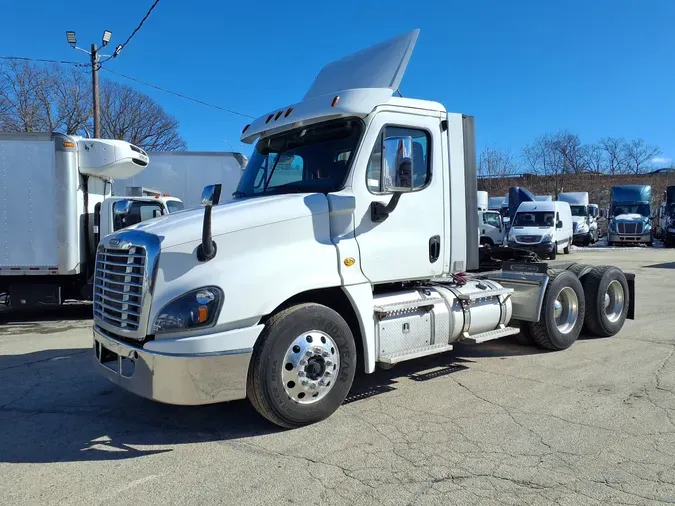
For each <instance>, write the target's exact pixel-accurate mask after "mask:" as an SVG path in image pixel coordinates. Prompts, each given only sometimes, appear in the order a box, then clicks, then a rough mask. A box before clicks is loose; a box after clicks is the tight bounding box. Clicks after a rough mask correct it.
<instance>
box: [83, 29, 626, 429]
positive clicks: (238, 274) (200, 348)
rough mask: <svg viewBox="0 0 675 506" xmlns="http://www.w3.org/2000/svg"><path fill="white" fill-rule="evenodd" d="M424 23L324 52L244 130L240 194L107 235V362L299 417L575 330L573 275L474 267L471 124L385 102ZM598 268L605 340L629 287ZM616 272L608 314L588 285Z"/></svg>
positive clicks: (98, 331)
mask: <svg viewBox="0 0 675 506" xmlns="http://www.w3.org/2000/svg"><path fill="white" fill-rule="evenodd" d="M418 33H419V31H418V30H415V31H413V32H410V33H407V34H404V35H401V36H398V37H395V38H393V39H390V40H388V41H385V42H382V43H380V44H376V45H375V46H372V47H370V48H367V49H364V50H362V51H359V52H357V53H355V54H353V55H350V56H349V57H347V58H343V59H340V60H337V61H335V62H332V63H330V64H328V65H327V66H325V67H324V68H323V69H322V70H321V72H320V73H319V75H318V77H317V78H316V80H315V81H314V83H313V85H312V86H311V87H310V89H309V91H308V92H307V93H306V95H305V96H304V98H303V100H302V101H300V102H297V103H294V104H289V105H286V106H284V107H281V108H278V109H275V110H273V111H270V112H268V113H267V114H264V115H263V116H261V117H259V118H258V119H256V120H255V121H253V122H252V123H251V124H249V125H247V126H246V127H244V129H243V131H242V136H241V140H242V142H246V143H249V144H251V143H255V147H254V149H253V155H252V156H251V158H250V160H249V162H248V164H247V167H246V169H245V171H244V174H243V176H242V178H241V180H240V182H239V186H238V188H237V191H236V192H235V195H234V197H235V198H234V200H233V201H230V202H227V203H225V204H220V205H219V198H220V193H221V191H222V186H220V185H218V184H214V185H209V186H207V187H206V188H205V189H204V192H203V195H202V203H203V210H202V209H189V210H186V211H184V212H181V213H179V214H169V215H166V216H161V217H159V218H157V219H154V220H148V221H145V222H140V223H137V224H136V225H132V226H131V227H128V228H126V229H123V230H120V231H119V232H116V233H114V234H111V235H109V236H107V237H105V238H103V239H102V241H101V244H100V246H99V248H98V252H97V254H98V256H97V261H98V263H99V264H100V265H101V266H102V268H101V269H99V271H98V272H97V276H96V280H95V286H96V287H97V293H98V295H97V296H96V297H95V299H94V303H93V306H94V326H93V340H94V346H93V355H94V356H93V359H94V362H95V364H96V367H97V370H98V371H99V373H100V374H102V375H103V376H105V377H107V378H108V379H110V380H111V381H113V382H114V383H116V384H118V385H120V386H122V387H123V388H125V389H127V390H129V391H131V392H133V393H135V394H137V395H140V396H143V397H147V398H149V399H153V400H156V401H160V402H165V403H170V404H181V405H198V404H210V403H217V402H223V401H229V400H234V399H243V398H249V400H250V401H251V402H252V403H253V405H254V407H255V408H256V410H257V411H258V412H259V413H260V414H261V415H262V416H264V417H266V418H267V419H268V420H270V421H271V422H273V423H275V424H277V425H279V426H282V427H288V428H294V427H300V426H303V425H307V424H310V423H315V422H317V421H320V420H322V419H325V418H326V417H328V416H330V415H331V414H332V413H333V412H334V411H335V410H336V409H338V407H339V406H340V405H341V403H342V402H343V401H344V399H345V397H346V396H347V394H348V392H349V390H350V388H351V386H352V382H353V379H354V374H355V371H356V370H357V369H360V370H362V371H364V372H365V373H368V374H370V373H374V372H375V370H376V367H378V366H380V367H383V368H389V367H392V366H395V365H396V364H399V363H401V362H404V361H407V360H413V359H416V358H419V357H424V356H429V355H433V354H438V353H443V352H447V351H450V350H452V349H453V345H454V344H455V343H457V342H460V341H461V342H464V343H468V344H480V343H482V342H485V341H490V340H493V339H498V338H501V337H504V336H508V335H513V334H516V333H518V332H519V328H518V326H517V325H518V324H516V325H510V322H512V321H515V322H519V321H522V322H527V323H524V325H528V326H529V327H528V328H529V330H530V331H531V332H532V335H534V336H536V339H537V340H538V341H537V342H538V343H540V345H541V346H542V347H545V348H547V349H552V350H556V349H557V350H561V349H566V348H568V347H569V346H571V345H572V344H573V343H574V342H575V341H576V339H577V337H578V336H579V333H580V331H581V328H582V326H583V325H584V314H585V313H584V308H585V302H584V301H585V297H586V295H585V291H584V288H583V286H582V282H581V281H580V279H579V277H578V276H577V274H574V273H573V272H572V271H562V272H558V271H555V272H550V273H549V271H548V270H547V268H546V265H545V264H536V263H532V264H531V265H520V264H517V263H512V264H510V266H509V268H508V269H503V270H501V271H499V272H494V271H493V272H491V273H484V274H483V273H478V272H477V270H478V268H479V247H478V243H479V239H478V231H479V226H478V220H477V218H478V214H477V211H476V210H477V178H476V156H475V144H474V119H473V117H471V116H467V115H464V114H461V113H451V112H448V111H446V110H445V107H444V106H443V105H442V104H440V103H438V102H434V101H430V100H420V99H412V98H401V97H395V96H393V95H394V93H395V91H396V90H397V89H398V87H399V83H400V82H401V79H402V76H403V73H404V72H405V69H406V67H407V64H408V60H409V58H410V56H411V53H412V50H413V48H414V45H415V42H416V40H417V36H418ZM540 204H544V203H540ZM549 204H550V203H549ZM570 232H571V228H570ZM579 275H581V272H579ZM593 276H596V277H597V276H600V277H601V278H602V283H601V284H597V285H594V286H596V288H594V289H590V288H589V291H588V293H589V295H588V297H589V299H590V298H592V299H593V300H592V301H590V302H589V306H590V307H592V310H593V311H596V310H597V311H600V310H599V309H598V308H602V311H603V313H602V314H600V313H597V314H595V313H594V316H595V317H596V318H595V319H593V320H591V319H588V321H587V322H589V323H588V324H589V326H590V327H589V328H590V330H589V331H590V332H597V333H598V335H613V334H615V333H616V332H618V331H619V330H620V329H621V327H622V325H623V322H624V321H625V319H626V318H627V317H632V310H631V308H630V304H631V302H630V301H632V300H633V293H634V289H633V288H632V287H633V284H632V283H633V280H632V278H631V277H630V276H628V277H626V276H627V275H624V274H623V272H622V271H620V270H619V269H617V268H611V269H604V268H603V269H600V270H598V271H597V272H595V273H594V274H593ZM594 281H597V279H595V278H594ZM611 281H617V283H614V284H611V286H612V288H611V289H612V290H614V291H613V292H612V295H611V297H610V301H614V302H613V303H611V304H610V305H609V306H608V307H610V308H611V311H612V313H611V315H610V316H607V315H606V314H605V311H606V310H605V307H606V306H604V305H602V304H600V302H599V301H600V300H601V298H602V300H603V301H604V300H605V296H606V295H607V294H606V293H605V290H604V289H602V290H600V289H598V288H597V287H598V286H603V287H604V286H610V285H609V283H610V282H611ZM619 290H621V292H619ZM615 313H616V314H615ZM629 315H630V316H629Z"/></svg>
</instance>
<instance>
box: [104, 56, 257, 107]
mask: <svg viewBox="0 0 675 506" xmlns="http://www.w3.org/2000/svg"><path fill="white" fill-rule="evenodd" d="M101 68H102V70H105V71H106V72H110V73H111V74H115V75H117V76H120V77H123V78H124V79H129V80H130V81H134V82H136V83H139V84H142V85H144V86H149V87H151V88H155V89H156V90H159V91H163V92H165V93H170V94H171V95H175V96H177V97H180V98H184V99H185V100H190V101H191V102H196V103H197V104H201V105H205V106H207V107H213V108H214V109H219V110H221V111H225V112H229V113H230V114H236V115H237V116H241V117H242V118H250V119H255V117H254V116H250V115H248V114H244V113H241V112H237V111H233V110H232V109H227V108H225V107H221V106H219V105H215V104H210V103H208V102H204V101H203V100H199V99H197V98H192V97H188V96H187V95H183V94H181V93H177V92H175V91H171V90H167V89H166V88H162V87H160V86H157V85H155V84H150V83H146V82H145V81H141V80H140V79H136V78H135V77H130V76H127V75H124V74H122V73H120V72H115V71H114V70H110V69H109V68H107V67H101Z"/></svg>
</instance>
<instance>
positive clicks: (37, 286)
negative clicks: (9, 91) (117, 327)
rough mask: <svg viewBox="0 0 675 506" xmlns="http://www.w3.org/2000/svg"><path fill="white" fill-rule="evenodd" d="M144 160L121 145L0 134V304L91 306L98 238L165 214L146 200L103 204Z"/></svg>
mask: <svg viewBox="0 0 675 506" xmlns="http://www.w3.org/2000/svg"><path fill="white" fill-rule="evenodd" d="M148 160H149V159H148V156H147V154H146V153H145V152H144V151H143V150H142V149H140V148H138V147H136V146H133V145H132V144H129V143H128V142H124V141H117V140H110V139H84V138H82V137H77V136H67V135H62V134H58V133H55V134H51V133H0V201H1V202H2V203H3V207H2V211H0V216H1V218H2V220H1V221H2V229H1V230H0V238H1V239H0V241H1V243H2V244H1V245H0V302H2V304H3V305H7V306H9V305H10V304H11V307H12V308H15V309H16V308H31V307H43V306H46V305H59V304H61V303H62V302H63V301H64V300H66V299H76V300H91V296H92V293H91V292H92V279H93V275H94V263H95V254H96V252H95V249H96V245H97V244H98V241H99V239H100V237H103V236H105V235H107V234H109V233H112V232H114V231H115V230H119V229H120V228H122V227H124V226H128V225H131V224H133V223H136V222H138V221H141V219H149V218H153V217H155V216H159V215H162V214H166V212H167V209H166V207H165V206H163V205H162V203H160V202H156V201H155V200H154V199H152V200H151V199H150V198H147V197H124V198H109V197H110V195H111V183H112V181H113V179H115V178H119V179H126V178H130V177H133V176H134V175H136V174H138V173H139V172H141V171H143V169H144V168H145V167H146V166H147V164H148ZM117 201H123V202H121V203H118V202H117ZM115 209H117V212H115Z"/></svg>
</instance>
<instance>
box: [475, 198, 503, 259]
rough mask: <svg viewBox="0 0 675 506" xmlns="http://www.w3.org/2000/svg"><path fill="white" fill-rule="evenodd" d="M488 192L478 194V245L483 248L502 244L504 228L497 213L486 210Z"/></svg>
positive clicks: (500, 216)
mask: <svg viewBox="0 0 675 506" xmlns="http://www.w3.org/2000/svg"><path fill="white" fill-rule="evenodd" d="M488 206H489V198H488V192H486V191H479V192H478V228H479V230H480V239H479V241H480V244H481V245H484V246H490V247H494V246H501V245H502V244H504V226H503V224H502V215H501V214H500V213H499V211H490V210H489V209H488Z"/></svg>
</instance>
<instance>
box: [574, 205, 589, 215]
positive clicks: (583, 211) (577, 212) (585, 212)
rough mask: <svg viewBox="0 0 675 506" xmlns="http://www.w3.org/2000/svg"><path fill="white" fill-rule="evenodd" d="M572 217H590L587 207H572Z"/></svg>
mask: <svg viewBox="0 0 675 506" xmlns="http://www.w3.org/2000/svg"><path fill="white" fill-rule="evenodd" d="M570 209H571V210H572V216H588V210H587V209H586V206H570Z"/></svg>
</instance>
